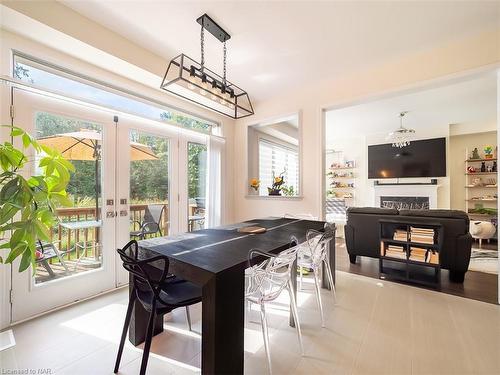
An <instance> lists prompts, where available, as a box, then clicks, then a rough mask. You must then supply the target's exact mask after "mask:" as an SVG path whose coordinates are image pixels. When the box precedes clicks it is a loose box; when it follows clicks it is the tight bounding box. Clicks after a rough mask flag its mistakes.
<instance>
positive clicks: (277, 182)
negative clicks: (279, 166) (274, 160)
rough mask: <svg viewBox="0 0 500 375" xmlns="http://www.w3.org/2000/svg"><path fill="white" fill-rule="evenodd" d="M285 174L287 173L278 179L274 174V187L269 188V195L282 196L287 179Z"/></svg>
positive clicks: (281, 174)
mask: <svg viewBox="0 0 500 375" xmlns="http://www.w3.org/2000/svg"><path fill="white" fill-rule="evenodd" d="M284 174H285V172H282V173H280V175H279V176H278V177H276V176H275V175H274V172H273V185H272V186H271V187H268V188H267V192H268V193H269V195H281V190H282V188H283V185H284V184H285V178H284V177H283V175H284Z"/></svg>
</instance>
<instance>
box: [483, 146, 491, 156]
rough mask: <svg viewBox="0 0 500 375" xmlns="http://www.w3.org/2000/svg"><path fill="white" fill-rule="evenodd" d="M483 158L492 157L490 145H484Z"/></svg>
mask: <svg viewBox="0 0 500 375" xmlns="http://www.w3.org/2000/svg"><path fill="white" fill-rule="evenodd" d="M484 158H485V159H493V147H491V146H485V147H484Z"/></svg>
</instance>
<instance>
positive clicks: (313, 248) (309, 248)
mask: <svg viewBox="0 0 500 375" xmlns="http://www.w3.org/2000/svg"><path fill="white" fill-rule="evenodd" d="M306 239H307V241H306V243H305V246H300V247H299V249H298V253H297V266H298V267H299V272H300V279H299V288H300V289H302V278H303V269H304V268H308V269H312V270H313V276H314V291H315V294H316V300H317V303H318V308H319V311H320V314H321V326H322V327H324V326H325V318H324V315H323V303H322V301H321V266H322V265H324V266H325V267H324V269H325V273H326V277H327V278H328V284H330V289H331V291H332V295H333V299H334V300H335V298H336V292H335V285H334V284H333V275H332V271H331V268H330V261H329V259H328V246H329V244H330V241H332V240H335V225H332V224H326V225H325V231H324V232H318V231H316V230H313V229H309V230H308V231H307V233H306Z"/></svg>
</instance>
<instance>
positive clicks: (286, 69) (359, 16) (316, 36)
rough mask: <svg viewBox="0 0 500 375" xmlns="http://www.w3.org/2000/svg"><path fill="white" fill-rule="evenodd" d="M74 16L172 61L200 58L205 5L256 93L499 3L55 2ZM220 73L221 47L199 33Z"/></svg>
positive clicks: (364, 59) (430, 38)
mask: <svg viewBox="0 0 500 375" xmlns="http://www.w3.org/2000/svg"><path fill="white" fill-rule="evenodd" d="M61 2H62V3H63V4H65V5H67V6H68V7H70V8H72V9H74V10H75V11H77V12H79V13H81V14H82V15H84V16H86V17H88V18H90V19H92V20H94V21H96V22H98V23H100V24H102V25H104V26H106V27H107V28H109V29H111V30H113V31H115V32H116V33H118V34H121V35H123V36H124V37H126V38H128V39H129V40H131V41H133V42H135V43H136V44H139V45H141V46H142V47H144V48H146V49H149V50H151V51H153V52H154V53H156V54H158V55H160V56H163V57H164V58H165V59H168V60H170V59H171V58H172V57H173V56H175V55H178V54H179V53H181V52H183V53H186V54H187V55H189V56H191V57H193V58H195V59H196V60H199V56H200V52H199V34H200V29H199V25H198V24H197V23H196V21H195V20H196V18H197V17H198V16H200V15H201V14H203V13H205V12H206V13H208V14H209V15H210V16H211V17H212V18H213V19H214V20H215V21H216V22H218V23H219V24H220V25H221V26H222V27H223V28H225V29H226V30H227V31H228V32H229V33H230V34H231V35H232V38H231V40H230V41H229V42H228V78H229V80H231V81H232V82H233V83H235V84H237V85H238V86H240V87H242V88H243V89H245V90H247V91H248V92H249V94H250V95H251V98H252V99H255V100H257V101H258V100H263V99H266V98H269V97H271V96H274V95H277V94H279V93H280V92H281V90H291V89H293V88H297V87H302V86H303V85H305V84H314V83H315V82H319V81H324V80H325V79H334V78H335V77H339V76H342V75H344V74H347V73H352V72H353V71H356V70H360V69H363V68H364V67H366V66H372V65H374V64H380V63H383V62H384V61H385V60H389V59H394V58H398V57H400V56H403V55H406V54H410V53H414V52H418V51H421V50H424V49H429V48H433V47H436V46H439V45H443V44H446V43H449V42H451V41H453V40H458V39H460V38H464V37H467V36H470V35H473V34H476V33H479V32H482V31H484V30H487V29H491V28H494V27H497V26H498V23H499V15H500V10H499V9H500V2H480V1H471V2H462V1H443V2H437V1H429V2H417V1H415V2H407V1H393V2H375V1H367V2H361V1H356V2H354V1H352V2H333V1H330V2H328V1H323V2H319V1H318V2H313V1H279V2H278V1H273V2H269V1H268V2H257V1H112V0H106V1H102V0H62V1H61ZM206 64H207V66H208V67H209V68H211V69H213V70H215V71H217V72H220V71H221V69H220V67H221V65H222V46H221V44H220V43H219V42H218V41H217V40H215V39H214V38H212V37H211V36H207V37H206Z"/></svg>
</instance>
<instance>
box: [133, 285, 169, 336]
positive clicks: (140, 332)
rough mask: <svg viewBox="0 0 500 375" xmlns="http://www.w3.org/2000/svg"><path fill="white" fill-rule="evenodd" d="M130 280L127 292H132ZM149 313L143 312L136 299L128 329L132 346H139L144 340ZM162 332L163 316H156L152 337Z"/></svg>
mask: <svg viewBox="0 0 500 375" xmlns="http://www.w3.org/2000/svg"><path fill="white" fill-rule="evenodd" d="M131 285H132V280H130V283H129V291H132V287H131ZM148 319H149V313H148V312H147V311H146V310H144V307H142V305H141V303H140V302H139V301H138V300H137V299H136V300H135V303H134V310H133V312H132V317H131V319H130V326H129V328H128V339H129V341H130V342H131V343H132V344H133V345H134V346H137V345H140V344H142V343H143V342H144V340H145V339H146V329H147V327H148ZM162 332H163V315H157V316H156V320H155V327H154V330H153V335H157V334H159V333H162Z"/></svg>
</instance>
